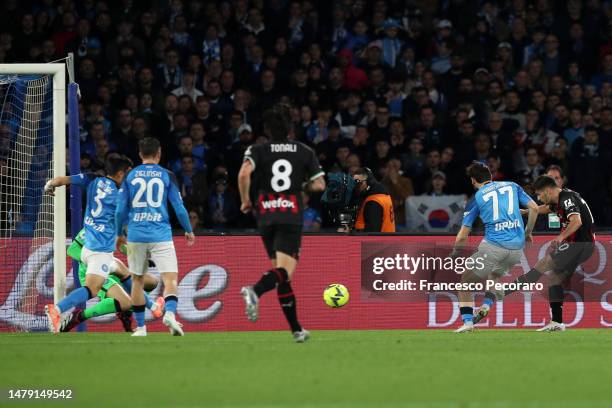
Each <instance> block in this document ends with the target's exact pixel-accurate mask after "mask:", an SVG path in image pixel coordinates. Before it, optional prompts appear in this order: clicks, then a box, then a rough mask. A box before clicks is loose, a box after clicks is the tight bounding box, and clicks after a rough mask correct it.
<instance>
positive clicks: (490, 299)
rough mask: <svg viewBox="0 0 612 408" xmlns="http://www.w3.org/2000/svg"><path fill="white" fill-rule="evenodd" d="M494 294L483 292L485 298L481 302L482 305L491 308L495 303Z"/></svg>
mask: <svg viewBox="0 0 612 408" xmlns="http://www.w3.org/2000/svg"><path fill="white" fill-rule="evenodd" d="M495 299H496V297H495V293H493V292H485V298H484V300H483V301H482V304H483V305H487V306H488V307H491V306H492V305H493V303H495Z"/></svg>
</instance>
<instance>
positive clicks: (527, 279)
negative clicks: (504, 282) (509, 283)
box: [504, 268, 542, 296]
mask: <svg viewBox="0 0 612 408" xmlns="http://www.w3.org/2000/svg"><path fill="white" fill-rule="evenodd" d="M541 276H542V273H541V272H539V271H538V270H537V269H536V268H532V269H531V270H530V271H529V272H527V273H526V274H524V275H521V276H519V277H518V278H516V279H515V280H514V282H513V283H518V284H521V283H535V282H537V281H538V280H540V277H541ZM514 292H516V290H506V291H504V295H506V296H507V295H509V294H511V293H514Z"/></svg>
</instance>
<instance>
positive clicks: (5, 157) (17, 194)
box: [0, 63, 66, 331]
mask: <svg viewBox="0 0 612 408" xmlns="http://www.w3.org/2000/svg"><path fill="white" fill-rule="evenodd" d="M65 70H66V65H65V64H64V63H61V64H57V63H54V64H0V102H1V104H2V105H1V106H0V109H1V112H0V259H2V266H1V267H0V271H1V272H0V276H2V281H3V282H2V283H0V326H3V325H8V326H9V327H12V328H16V329H18V330H24V331H29V330H38V329H42V328H44V327H45V318H44V316H43V315H42V314H39V313H40V308H41V305H42V304H43V303H44V298H45V297H46V298H50V297H51V292H52V294H53V299H54V301H55V302H57V301H58V300H60V299H61V298H63V297H64V295H65V291H66V253H65V252H66V195H65V194H63V193H60V194H56V195H55V196H54V197H52V196H49V195H45V194H43V186H44V185H45V182H46V181H47V180H48V179H50V178H52V177H56V176H62V175H65V171H66V99H65V98H66V77H65ZM51 273H53V286H52V288H50V287H49V286H50V285H49V282H48V281H50V279H48V278H49V275H50V274H51Z"/></svg>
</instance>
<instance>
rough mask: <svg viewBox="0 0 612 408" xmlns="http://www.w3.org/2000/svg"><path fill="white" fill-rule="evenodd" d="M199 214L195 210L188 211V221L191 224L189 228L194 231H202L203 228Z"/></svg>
mask: <svg viewBox="0 0 612 408" xmlns="http://www.w3.org/2000/svg"><path fill="white" fill-rule="evenodd" d="M201 219H202V218H201V217H200V214H199V213H198V212H197V211H196V210H190V211H189V223H190V224H191V229H192V230H193V232H194V233H196V234H197V233H198V232H202V231H203V229H204V228H202V221H201Z"/></svg>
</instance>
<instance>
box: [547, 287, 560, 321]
mask: <svg viewBox="0 0 612 408" xmlns="http://www.w3.org/2000/svg"><path fill="white" fill-rule="evenodd" d="M548 301H549V302H550V312H551V315H552V320H553V321H554V322H557V323H563V286H561V285H553V286H550V287H549V288H548Z"/></svg>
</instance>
